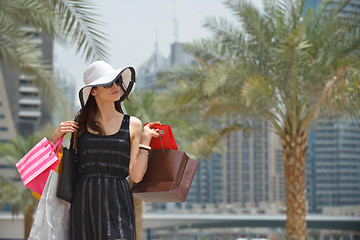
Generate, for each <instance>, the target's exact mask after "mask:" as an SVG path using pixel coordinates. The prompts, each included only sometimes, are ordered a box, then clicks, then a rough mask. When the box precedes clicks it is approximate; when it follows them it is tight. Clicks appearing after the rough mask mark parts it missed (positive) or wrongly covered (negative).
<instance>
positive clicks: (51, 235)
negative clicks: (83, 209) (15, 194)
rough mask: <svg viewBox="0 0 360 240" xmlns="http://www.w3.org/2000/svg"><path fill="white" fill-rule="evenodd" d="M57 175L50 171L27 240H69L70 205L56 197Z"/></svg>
mask: <svg viewBox="0 0 360 240" xmlns="http://www.w3.org/2000/svg"><path fill="white" fill-rule="evenodd" d="M58 181H59V173H57V172H55V171H51V172H50V174H49V177H48V179H47V181H46V184H45V187H44V190H43V194H42V195H41V199H40V202H39V205H38V207H37V210H36V214H35V219H34V223H33V226H32V228H31V232H30V236H29V238H28V240H44V239H49V240H50V239H56V240H67V239H69V223H70V222H69V221H70V218H69V217H70V215H69V214H70V205H71V204H70V203H68V202H66V201H64V200H61V199H59V198H57V197H56V191H57V186H58Z"/></svg>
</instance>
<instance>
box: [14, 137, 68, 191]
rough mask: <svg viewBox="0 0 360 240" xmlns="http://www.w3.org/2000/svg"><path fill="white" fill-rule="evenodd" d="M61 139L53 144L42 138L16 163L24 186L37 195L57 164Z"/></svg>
mask: <svg viewBox="0 0 360 240" xmlns="http://www.w3.org/2000/svg"><path fill="white" fill-rule="evenodd" d="M62 140H63V137H62V138H60V139H59V141H58V142H57V143H56V144H55V146H54V145H53V144H52V142H51V140H50V141H48V140H47V139H46V137H44V138H43V139H42V140H41V141H40V142H38V143H37V144H36V145H35V146H34V147H33V148H32V149H31V150H30V151H29V152H28V153H27V154H25V156H24V157H23V158H22V159H20V161H19V162H17V163H16V167H17V169H18V171H19V174H20V176H21V179H22V180H23V182H24V185H25V186H26V187H28V188H30V189H31V190H33V191H35V192H36V193H38V194H40V195H41V194H42V192H43V189H44V187H45V184H46V181H47V178H48V176H49V174H50V171H51V170H55V169H56V167H57V165H58V163H59V157H58V154H57V153H58V151H59V149H60V148H61V144H62Z"/></svg>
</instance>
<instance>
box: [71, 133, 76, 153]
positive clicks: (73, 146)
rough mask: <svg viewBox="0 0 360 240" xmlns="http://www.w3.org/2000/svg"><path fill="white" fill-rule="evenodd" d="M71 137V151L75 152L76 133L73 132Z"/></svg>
mask: <svg viewBox="0 0 360 240" xmlns="http://www.w3.org/2000/svg"><path fill="white" fill-rule="evenodd" d="M72 135H73V136H72V138H73V144H72V149H74V150H75V146H76V132H74V133H73V134H72Z"/></svg>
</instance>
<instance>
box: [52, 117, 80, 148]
mask: <svg viewBox="0 0 360 240" xmlns="http://www.w3.org/2000/svg"><path fill="white" fill-rule="evenodd" d="M77 129H79V125H78V123H77V122H74V121H66V122H62V123H60V125H59V126H58V127H57V128H56V130H55V131H54V134H53V136H52V139H53V142H54V143H56V142H57V141H58V140H59V139H60V138H61V137H62V136H63V135H65V134H66V133H73V132H76V131H77Z"/></svg>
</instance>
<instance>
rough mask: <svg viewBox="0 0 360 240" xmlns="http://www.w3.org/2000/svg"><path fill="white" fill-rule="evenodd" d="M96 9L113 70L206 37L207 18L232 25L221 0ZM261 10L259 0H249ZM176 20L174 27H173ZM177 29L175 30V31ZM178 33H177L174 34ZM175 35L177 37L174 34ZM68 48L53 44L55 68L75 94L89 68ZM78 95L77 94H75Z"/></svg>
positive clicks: (141, 0)
mask: <svg viewBox="0 0 360 240" xmlns="http://www.w3.org/2000/svg"><path fill="white" fill-rule="evenodd" d="M92 2H93V3H94V4H95V5H96V10H95V11H96V13H98V14H99V15H100V16H98V17H97V19H98V20H100V22H102V23H103V24H102V25H101V28H100V29H101V30H102V31H103V32H105V33H106V34H107V35H108V40H109V44H108V51H109V53H110V58H109V63H110V64H111V65H112V66H113V67H114V68H115V69H118V68H123V67H126V66H133V67H135V69H136V68H138V67H139V66H140V65H141V64H142V63H143V62H144V61H145V60H146V59H147V58H149V57H150V56H151V54H152V53H153V52H154V51H155V43H156V42H157V43H158V47H159V52H160V54H162V55H164V56H165V57H169V55H170V45H171V43H173V42H174V41H175V40H176V41H178V42H181V43H184V42H192V41H193V40H196V39H201V38H204V37H209V36H210V32H209V31H208V30H207V29H205V28H204V27H203V24H204V20H205V18H206V17H213V16H215V17H224V18H226V19H228V20H229V21H233V22H234V21H235V17H234V16H233V15H232V13H231V11H230V9H228V8H227V7H226V6H225V5H224V4H223V2H224V1H223V0H151V1H150V0H101V1H92ZM252 2H253V4H255V5H257V6H259V7H261V6H262V4H261V2H262V0H252ZM174 19H176V22H177V24H176V25H175V24H174ZM175 26H177V27H175ZM175 29H177V31H175ZM175 32H176V34H175ZM89 64H90V63H89V62H85V58H83V57H81V56H80V54H75V50H74V48H72V47H71V46H62V45H59V44H58V43H55V46H54V66H55V69H58V70H60V71H62V72H64V75H69V76H71V78H70V79H72V80H71V81H74V82H75V84H74V85H75V88H76V91H78V90H79V89H80V88H81V87H82V86H83V82H82V77H83V72H84V71H85V69H86V67H87V66H88V65H89ZM76 95H77V94H76Z"/></svg>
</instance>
